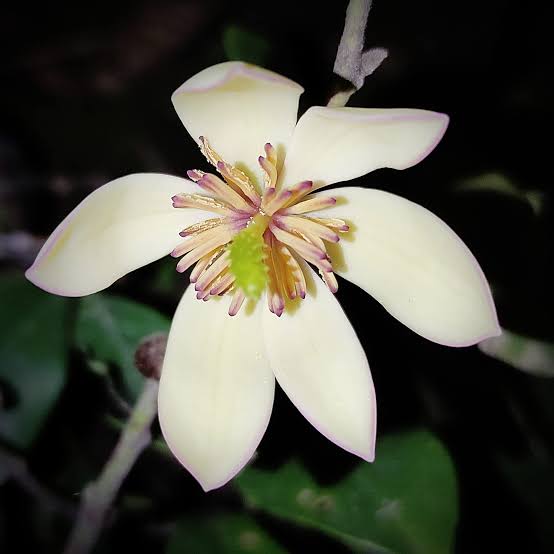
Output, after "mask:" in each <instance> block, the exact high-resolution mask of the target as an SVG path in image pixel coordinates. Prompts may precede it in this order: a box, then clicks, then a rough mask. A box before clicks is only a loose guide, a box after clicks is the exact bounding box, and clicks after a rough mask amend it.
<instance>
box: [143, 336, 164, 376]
mask: <svg viewBox="0 0 554 554" xmlns="http://www.w3.org/2000/svg"><path fill="white" fill-rule="evenodd" d="M166 345H167V333H154V334H153V335H148V336H147V337H144V338H143V339H142V340H141V341H140V343H139V345H138V347H137V349H136V351H135V366H136V368H137V369H138V370H139V371H140V372H141V373H142V374H143V375H144V376H145V377H147V378H149V379H156V380H157V381H159V380H160V375H161V374H162V364H163V361H164V355H165V347H166Z"/></svg>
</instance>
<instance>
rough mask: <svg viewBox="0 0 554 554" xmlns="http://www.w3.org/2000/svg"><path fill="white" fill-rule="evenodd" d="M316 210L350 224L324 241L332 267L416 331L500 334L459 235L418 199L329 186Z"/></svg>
mask: <svg viewBox="0 0 554 554" xmlns="http://www.w3.org/2000/svg"><path fill="white" fill-rule="evenodd" d="M333 192H336V198H337V204H336V206H334V207H332V208H328V209H326V210H324V211H322V212H321V215H322V216H323V217H340V218H342V219H345V220H346V221H347V223H348V224H349V225H350V226H351V227H350V232H349V233H348V234H346V235H344V236H343V238H342V240H341V241H340V243H338V244H337V245H330V248H329V251H330V255H331V259H332V261H333V267H334V269H335V271H336V272H337V273H338V274H339V275H341V276H343V277H345V278H346V279H348V280H350V281H352V282H353V283H355V284H356V285H358V286H359V287H361V288H363V289H364V290H365V291H366V292H368V293H369V294H371V296H373V297H374V298H375V299H376V300H378V301H379V302H380V303H381V304H382V305H383V307H384V308H385V309H386V310H387V311H389V312H390V313H391V314H392V315H393V316H394V317H395V318H396V319H398V320H399V321H401V322H402V323H404V325H407V326H408V327H409V328H410V329H412V330H413V331H415V332H416V333H418V334H419V335H421V336H423V337H425V338H427V339H429V340H432V341H434V342H438V343H439V344H445V345H448V346H469V345H471V344H475V343H477V342H479V341H481V340H484V339H485V338H488V337H491V336H496V335H498V334H499V333H500V328H499V326H498V320H497V317H496V310H495V307H494V303H493V300H492V297H491V293H490V289H489V286H488V284H487V281H486V279H485V276H484V275H483V272H482V271H481V268H480V267H479V264H478V263H477V261H476V260H475V258H474V257H473V255H472V254H471V252H470V251H469V249H468V248H467V246H466V245H465V244H464V243H463V242H462V241H461V239H460V238H459V237H458V236H457V235H456V234H455V233H454V231H452V229H450V227H448V226H447V225H446V223H444V222H443V221H442V220H440V219H439V218H438V217H437V216H435V215H434V214H432V213H431V212H430V211H429V210H426V209H425V208H423V207H422V206H419V205H418V204H414V203H413V202H410V201H409V200H405V199H404V198H401V197H399V196H395V195H394V194H389V193H387V192H383V191H380V190H374V189H362V188H357V187H349V188H341V189H335V190H334V191H333Z"/></svg>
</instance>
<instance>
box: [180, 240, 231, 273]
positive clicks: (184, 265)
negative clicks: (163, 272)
mask: <svg viewBox="0 0 554 554" xmlns="http://www.w3.org/2000/svg"><path fill="white" fill-rule="evenodd" d="M230 240H231V235H230V233H228V232H222V233H221V234H219V235H217V236H215V237H214V238H213V239H211V240H208V241H207V242H204V243H202V244H201V245H200V246H198V247H196V248H195V249H194V250H191V251H190V252H189V253H188V254H187V255H186V256H184V257H183V258H181V260H180V261H179V263H178V264H177V271H178V272H179V273H183V272H184V271H186V270H187V269H188V268H189V267H190V266H191V265H192V264H193V263H195V262H197V261H198V260H199V259H200V258H201V257H202V256H205V255H206V254H207V253H208V252H209V251H210V250H213V249H214V248H216V247H217V246H221V245H222V244H226V243H227V242H229V241H230Z"/></svg>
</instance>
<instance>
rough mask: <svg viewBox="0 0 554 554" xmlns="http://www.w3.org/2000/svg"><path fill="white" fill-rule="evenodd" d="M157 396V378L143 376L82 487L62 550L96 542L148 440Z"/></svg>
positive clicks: (86, 548) (76, 550)
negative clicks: (103, 458) (111, 444)
mask: <svg viewBox="0 0 554 554" xmlns="http://www.w3.org/2000/svg"><path fill="white" fill-rule="evenodd" d="M157 396H158V381H157V380H154V379H146V380H145V384H144V388H143V390H142V393H141V395H140V397H139V398H138V400H137V403H136V404H135V406H134V408H133V411H132V412H131V415H130V417H129V420H128V421H127V423H126V424H125V427H124V429H123V432H122V433H121V436H120V438H119V441H118V443H117V445H116V447H115V449H114V451H113V453H112V455H111V456H110V458H109V460H108V461H107V463H106V465H105V466H104V469H103V470H102V473H101V474H100V476H99V477H98V479H97V480H96V481H94V482H92V483H90V484H89V485H88V486H87V487H86V488H85V490H84V491H83V494H82V499H81V505H80V507H79V512H78V514H77V520H76V522H75V525H74V527H73V530H72V532H71V536H70V537H69V540H68V542H67V545H66V548H65V551H64V552H65V554H85V553H87V552H90V551H91V549H92V548H93V546H94V544H95V543H96V540H97V539H98V536H99V535H100V532H101V530H102V527H103V525H104V522H105V520H106V518H107V516H108V512H109V510H110V507H111V505H112V503H113V501H114V500H115V497H116V495H117V493H118V491H119V488H120V487H121V484H122V482H123V480H124V479H125V477H127V474H128V473H129V471H130V470H131V468H132V467H133V465H134V463H135V461H136V460H137V458H138V457H139V455H140V454H141V452H142V451H143V450H144V449H145V448H146V447H147V446H148V445H149V444H150V442H151V435H150V426H151V424H152V421H153V420H154V418H155V417H156V412H157Z"/></svg>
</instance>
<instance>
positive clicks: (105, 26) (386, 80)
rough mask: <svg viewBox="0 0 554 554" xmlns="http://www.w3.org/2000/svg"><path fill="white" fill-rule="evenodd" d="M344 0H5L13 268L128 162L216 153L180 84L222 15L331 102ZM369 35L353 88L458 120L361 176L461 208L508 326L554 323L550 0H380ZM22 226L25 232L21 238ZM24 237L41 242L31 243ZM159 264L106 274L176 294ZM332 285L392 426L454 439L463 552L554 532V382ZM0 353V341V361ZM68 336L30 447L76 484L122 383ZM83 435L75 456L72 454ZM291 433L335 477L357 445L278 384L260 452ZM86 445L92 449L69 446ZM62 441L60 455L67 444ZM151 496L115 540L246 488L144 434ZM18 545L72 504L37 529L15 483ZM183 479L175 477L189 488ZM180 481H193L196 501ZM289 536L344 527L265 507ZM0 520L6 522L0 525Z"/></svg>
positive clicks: (93, 455) (383, 416)
mask: <svg viewBox="0 0 554 554" xmlns="http://www.w3.org/2000/svg"><path fill="white" fill-rule="evenodd" d="M345 7H346V2H330V3H329V5H325V3H323V2H321V3H317V4H316V3H311V2H300V1H298V0H296V1H289V0H283V1H281V2H278V3H259V2H229V3H226V2H215V1H204V2H200V1H198V2H187V1H182V2H168V1H159V2H139V1H135V2H123V1H120V2H107V1H98V2H95V3H94V4H91V3H88V4H82V3H78V2H55V3H40V4H38V5H36V6H35V5H32V7H31V4H27V3H24V2H20V3H18V4H11V6H9V7H7V8H6V7H4V9H3V10H2V16H1V19H0V44H1V53H0V56H1V57H0V61H1V63H0V83H1V86H0V203H1V204H0V208H1V211H0V231H1V232H2V233H3V234H4V236H5V235H7V234H9V233H13V232H15V231H18V232H19V231H24V232H25V233H27V235H25V236H26V237H27V238H28V239H29V240H30V246H29V248H28V250H26V249H25V248H24V249H23V251H19V252H15V253H14V252H12V251H11V250H6V249H4V251H3V252H2V254H3V257H2V258H1V259H0V264H1V268H2V270H13V269H17V268H20V269H21V268H24V267H25V266H26V265H29V263H30V261H32V250H33V247H32V241H33V240H34V239H40V238H44V237H46V236H47V235H48V234H49V233H50V232H51V231H52V229H53V228H54V227H55V226H56V225H57V223H58V222H59V221H60V220H61V219H62V218H63V217H64V215H65V214H66V213H68V212H69V211H70V210H71V209H72V208H73V207H74V206H75V205H76V204H77V203H78V202H79V201H80V200H81V199H82V198H84V196H85V195H86V194H87V193H88V192H90V191H91V190H93V189H94V188H96V187H97V186H100V185H101V184H103V183H105V182H107V181H109V180H111V179H113V178H115V177H118V176H121V175H124V174H127V173H132V172H142V171H153V172H164V173H171V174H175V175H181V176H184V174H185V171H186V170H187V169H189V168H192V167H197V166H199V164H201V163H203V161H202V158H201V156H200V154H199V153H198V151H197V149H196V148H195V146H194V143H193V141H192V139H191V138H190V137H189V136H188V135H187V133H186V131H185V130H184V129H183V127H182V125H181V123H180V121H179V119H178V118H177V116H176V114H175V113H174V110H173V107H172V105H171V103H170V94H171V92H172V91H173V90H174V89H175V88H177V87H178V86H179V85H180V84H181V83H182V82H183V81H184V80H186V79H187V78H188V77H190V76H192V75H193V74H195V73H196V72H198V71H199V70H201V69H203V68H205V67H207V66H209V65H213V64H215V63H218V62H220V61H225V60H226V59H227V55H228V49H227V50H226V49H225V48H224V36H225V33H226V32H227V30H228V28H229V26H231V25H236V26H240V28H242V29H244V30H246V31H249V32H251V33H255V34H257V35H259V36H261V37H262V38H263V39H265V42H264V46H263V48H262V49H261V50H263V51H261V52H260V53H259V54H260V56H262V57H263V62H264V65H265V66H266V67H267V68H269V69H272V70H274V71H277V72H279V73H282V74H283V75H286V76H288V77H290V78H292V79H294V80H296V81H298V82H299V83H300V84H302V85H303V86H304V88H305V89H306V93H305V94H304V96H303V97H302V99H301V110H305V109H306V108H307V107H309V106H310V105H314V104H325V103H326V102H327V100H328V98H329V97H330V95H331V94H332V92H333V91H334V90H336V89H337V88H338V87H341V86H342V85H343V84H344V83H341V80H340V79H338V78H336V77H334V76H333V74H332V68H333V62H334V57H335V54H336V49H337V45H338V41H339V38H340V35H341V33H342V27H343V18H344V11H345ZM366 37H367V44H366V45H367V46H384V47H386V48H388V49H389V58H388V59H387V60H386V61H385V62H384V63H383V65H382V66H381V67H380V68H379V69H378V70H377V71H376V72H375V73H374V74H373V75H372V76H371V77H370V78H369V79H368V80H367V82H366V84H365V86H364V88H363V89H362V90H361V91H360V92H358V93H357V94H356V95H355V96H353V97H352V99H351V102H350V105H352V106H363V107H384V108H385V107H391V108H392V107H413V108H425V109H430V110H436V111H441V112H445V113H447V114H449V115H450V117H451V124H450V127H449V129H448V131H447V134H446V136H445V138H444V139H443V141H442V142H441V144H440V145H439V146H438V148H437V149H436V150H435V151H434V152H433V154H432V155H431V156H430V157H429V158H428V159H426V160H425V161H424V162H423V163H421V164H420V165H418V166H416V167H414V168H411V169H409V170H406V171H403V172H395V171H393V170H380V171H376V172H374V173H372V174H371V175H369V176H367V177H364V178H363V179H359V180H357V181H356V184H362V183H363V184H364V185H365V186H374V187H376V188H382V189H385V190H389V191H391V192H394V193H397V194H400V195H402V196H404V197H406V198H409V199H410V200H413V201H415V202H418V203H420V204H422V205H424V206H426V207H428V208H429V209H431V210H432V211H433V212H435V213H436V214H437V215H439V216H440V217H441V218H442V219H444V220H445V221H447V222H448V223H449V225H450V226H452V227H453V228H454V230H455V231H456V232H457V233H458V234H459V235H460V236H461V237H462V238H463V239H464V241H465V242H466V244H468V246H469V247H470V249H471V250H472V251H473V252H474V254H475V255H476V257H477V259H478V260H479V261H480V263H481V265H482V267H483V270H484V272H485V274H486V275H487V277H488V278H489V280H490V282H491V285H492V287H493V292H494V297H495V301H496V304H497V308H498V313H499V319H500V323H501V325H502V326H503V327H505V328H507V329H510V330H513V331H516V332H518V333H522V334H525V335H529V336H533V337H537V338H540V339H542V340H545V341H552V340H554V326H553V325H552V322H553V318H552V313H553V308H554V302H553V294H552V287H551V283H552V277H553V274H552V271H551V270H550V264H551V260H550V259H551V257H552V244H551V221H552V218H551V211H552V203H551V194H550V187H551V182H552V165H551V158H552V152H551V149H552V124H553V103H552V89H551V88H549V87H548V86H547V82H548V77H549V74H550V73H551V71H552V63H551V60H552V48H551V40H552V39H551V19H550V18H548V17H547V16H546V10H545V8H544V7H543V3H541V2H526V3H517V4H516V3H509V2H501V1H499V0H485V1H483V2H479V3H465V4H463V3H450V2H432V1H429V0H422V1H419V2H403V1H400V0H376V2H375V6H374V9H373V10H372V12H371V14H370V19H369V24H368V28H367V34H366ZM489 172H499V173H502V174H503V175H504V176H506V178H507V179H509V180H510V182H512V183H514V186H515V187H517V190H519V191H520V192H521V196H522V197H523V196H524V195H525V193H526V192H529V191H534V192H536V193H538V197H539V198H540V200H541V203H540V210H538V211H536V210H535V211H534V210H533V209H532V207H531V205H530V204H529V203H528V202H525V201H524V200H522V198H520V197H517V196H516V195H506V194H501V193H500V192H498V191H494V190H487V187H486V186H484V187H483V188H482V190H474V191H471V192H468V191H466V192H463V191H461V190H460V188H459V184H460V183H461V182H463V181H464V180H465V179H468V178H472V177H478V176H480V175H483V174H485V173H489ZM29 237H30V238H29ZM29 252H31V253H29ZM159 269H160V265H159V264H154V265H153V266H151V267H148V268H144V269H142V270H139V271H137V272H135V273H134V274H133V275H131V276H129V277H127V278H125V279H123V280H121V281H120V282H119V283H118V284H116V285H115V287H113V290H114V291H115V292H117V293H118V294H121V295H127V296H130V297H132V298H134V299H136V300H139V301H141V302H144V303H146V304H149V305H151V306H154V307H156V308H158V309H159V310H161V311H162V312H164V313H166V314H167V315H169V316H170V315H171V314H172V312H173V310H174V307H175V303H176V299H177V298H178V296H179V294H180V293H181V291H182V290H183V289H184V287H185V286H186V280H184V279H183V280H182V281H179V278H177V277H176V279H175V283H174V288H173V289H171V290H169V291H168V290H164V291H163V292H160V291H157V290H156V289H155V288H154V289H153V288H152V287H151V286H149V284H150V283H151V282H152V279H153V276H154V275H155V273H156V271H158V270H159ZM338 297H339V299H340V301H341V303H342V305H343V307H344V309H345V311H346V313H347V314H348V315H349V317H350V319H351V321H352V323H353V325H354V327H355V329H356V330H357V332H358V335H359V336H360V339H361V341H362V343H363V345H364V348H365V349H366V353H367V355H368V358H369V361H370V365H371V368H372V372H373V376H374V380H375V385H376V389H377V398H378V407H379V434H385V433H387V432H389V431H392V430H396V429H403V428H408V427H411V426H414V425H421V426H425V427H427V428H430V429H431V430H433V431H434V432H435V433H436V434H437V435H438V436H439V437H440V438H441V439H442V440H443V441H444V443H445V444H446V445H447V447H448V449H449V451H450V453H451V455H452V457H453V459H454V463H455V465H456V469H457V472H458V480H459V493H460V521H459V527H458V532H457V539H456V551H457V552H464V553H465V552H471V553H476V552H543V553H546V552H550V551H552V550H550V547H552V548H554V537H553V532H552V531H551V530H550V528H549V524H550V521H549V520H551V518H549V517H548V516H549V515H550V516H551V515H552V513H553V510H554V480H553V478H552V470H553V469H554V467H553V466H552V459H553V458H552V457H553V455H554V431H553V429H554V428H553V424H554V409H553V402H552V399H553V398H554V397H553V396H552V394H554V386H553V385H552V383H551V382H550V381H549V380H548V379H547V378H538V377H534V376H532V375H529V374H527V373H524V372H521V371H518V370H517V369H515V368H512V367H509V366H508V365H505V364H503V363H501V362H498V361H496V360H493V359H492V358H487V357H485V356H484V355H483V354H482V353H481V352H479V350H478V349H477V348H475V347H473V348H467V349H449V348H446V347H443V346H439V345H436V344H433V343H430V342H426V341H425V340H424V339H422V338H420V337H419V336H417V335H415V334H413V333H412V332H410V331H409V330H408V329H406V328H404V327H403V326H402V325H401V324H400V323H398V322H397V321H396V320H394V319H393V318H391V317H390V316H389V315H388V314H387V313H386V312H385V311H384V310H383V309H382V308H381V307H380V306H379V304H378V303H377V302H375V301H373V300H372V299H370V298H369V297H367V295H365V293H363V292H362V291H360V290H359V289H357V288H356V287H355V286H353V285H350V284H349V283H347V282H344V281H341V282H340V288H339V292H338ZM0 363H1V361H0ZM82 363H83V362H82V360H80V359H79V356H78V354H77V353H75V359H74V360H73V361H72V372H71V374H70V380H69V382H68V384H67V386H66V387H65V389H64V392H63V395H62V398H61V400H60V402H59V404H58V405H57V407H56V409H55V410H54V412H53V413H52V414H51V417H50V418H49V420H48V422H47V425H46V427H45V430H44V432H43V433H41V436H40V439H39V440H38V442H37V443H36V445H35V446H34V447H33V449H32V450H31V452H30V453H29V455H28V461H29V465H30V467H31V468H32V469H33V471H34V472H35V473H36V474H37V475H38V476H39V477H40V479H41V480H42V481H43V482H45V483H46V484H48V485H49V486H50V487H51V488H53V489H54V490H56V491H58V492H59V493H60V494H61V495H62V496H63V495H65V496H67V497H69V496H70V495H71V493H72V492H73V493H75V492H77V491H78V490H80V488H81V485H80V483H82V482H83V479H87V478H88V479H89V478H91V477H92V476H93V475H94V474H95V473H97V472H98V470H99V468H100V467H101V466H102V463H103V461H104V460H105V458H106V456H107V453H108V452H109V450H110V448H111V447H112V446H113V441H114V440H115V438H116V436H117V434H116V433H115V431H113V430H112V431H110V432H106V430H105V428H104V427H102V423H101V419H102V418H101V414H104V413H106V412H107V411H108V412H109V411H110V410H112V411H113V410H114V409H115V408H114V406H113V403H112V401H111V400H110V398H109V395H108V394H107V393H106V391H105V390H104V388H103V386H101V383H100V382H99V381H98V380H97V379H96V378H94V377H93V376H91V374H90V373H88V372H86V371H84V370H82V369H80V367H81V365H82ZM75 452H79V456H78V457H75V459H73V456H75ZM290 453H299V454H300V455H301V456H302V457H303V458H304V459H305V460H306V462H307V463H308V465H309V466H310V468H311V469H312V470H313V471H314V472H315V473H316V474H317V475H319V477H320V478H321V479H322V480H323V481H325V480H328V481H332V480H333V479H335V478H336V476H337V475H339V474H340V473H341V471H344V470H345V469H347V468H348V467H349V466H350V465H351V464H352V463H354V461H353V460H352V459H351V458H352V457H351V456H349V455H348V454H346V453H343V452H342V451H340V450H339V449H338V448H337V447H335V446H334V445H332V444H331V443H328V441H327V440H326V439H325V438H323V437H321V436H320V435H319V434H317V433H316V432H315V431H313V429H312V428H311V427H310V425H309V424H308V423H307V422H306V421H304V420H303V418H302V417H301V416H300V415H299V414H298V413H297V412H296V410H295V409H294V408H293V407H292V406H291V404H290V403H289V402H288V400H287V399H286V398H285V397H284V395H283V394H278V395H277V401H276V406H275V410H274V414H273V416H272V420H271V423H270V426H269V430H268V432H267V434H266V436H265V438H264V440H263V442H262V444H261V446H260V449H259V458H258V463H259V464H260V465H261V466H262V467H271V466H272V465H276V464H278V463H279V461H282V460H284V459H286V458H287V456H288V455H289V454H290ZM77 458H78V459H77ZM60 460H64V461H65V463H64V464H60ZM125 487H127V490H128V491H131V492H132V491H140V492H141V494H143V495H149V496H150V497H151V498H152V499H153V507H152V508H151V510H150V511H147V513H146V515H145V516H144V515H143V516H141V517H144V518H145V520H147V521H148V523H149V525H150V531H149V532H146V531H144V527H143V524H144V521H143V520H141V519H140V517H138V518H137V517H135V516H132V515H131V516H126V517H123V518H122V519H121V520H120V521H118V523H117V524H116V525H115V526H114V527H113V528H112V530H111V531H110V533H109V536H108V537H107V539H105V544H104V549H105V551H106V552H112V551H113V552H115V551H116V549H121V548H124V549H125V550H126V551H132V550H134V551H150V552H157V551H159V550H160V551H161V550H162V548H163V541H164V538H163V532H162V531H163V528H164V525H166V524H167V522H169V521H171V519H172V518H173V517H175V514H178V513H182V512H183V511H187V510H190V511H191V512H195V513H196V512H198V511H203V510H205V511H208V512H209V511H213V510H217V509H219V508H220V507H221V506H232V505H233V503H235V502H237V499H236V498H235V496H234V493H233V492H232V491H228V492H225V490H223V491H220V492H218V493H217V494H215V495H208V496H206V495H204V494H203V493H202V492H200V489H199V487H198V486H197V485H196V483H195V482H194V480H193V479H192V478H191V477H189V476H188V474H186V472H184V471H183V470H181V468H180V467H178V466H177V465H176V464H174V463H172V462H171V461H169V460H168V461H163V463H161V462H160V460H159V459H158V458H156V457H155V456H153V455H151V454H147V455H145V456H144V458H143V459H141V461H140V462H139V464H138V465H137V467H136V468H135V470H134V471H133V473H132V474H131V476H130V478H129V481H128V483H126V485H125ZM0 490H1V491H2V500H1V501H0V502H1V507H0V510H1V513H2V518H1V520H2V522H3V523H2V527H3V533H2V534H3V538H1V537H0V548H1V549H2V550H3V551H5V552H22V551H26V550H30V551H32V550H40V551H49V550H50V549H52V551H56V550H57V549H58V550H59V548H60V545H61V544H62V543H63V538H64V537H65V533H66V532H67V524H66V523H65V522H64V521H57V520H54V521H53V522H50V523H49V524H48V525H47V526H48V531H47V532H46V531H45V530H44V529H42V530H41V529H40V525H39V526H38V527H39V530H38V531H37V522H36V521H35V520H36V513H35V512H34V511H33V509H32V508H30V506H32V499H31V498H30V497H29V496H28V495H27V494H26V493H24V492H23V491H21V489H20V488H19V487H17V486H16V485H15V484H13V483H7V484H5V485H4V486H3V487H2V489H0ZM176 491H179V492H178V494H176ZM181 498H183V499H186V502H185V505H183V501H182V500H181ZM266 525H268V526H269V528H270V529H272V530H273V531H274V532H275V533H276V535H277V536H279V537H280V540H281V542H282V543H283V544H285V546H286V547H287V548H289V549H290V550H291V551H298V552H300V551H303V549H304V548H328V549H331V551H336V552H339V551H342V550H341V549H342V547H341V546H339V545H338V544H334V543H332V542H330V541H328V540H326V539H325V540H324V539H321V538H320V537H319V536H317V535H316V534H315V533H311V532H306V531H301V530H293V531H290V530H288V529H287V530H286V532H285V531H284V529H283V528H281V527H280V524H277V523H275V522H272V521H270V522H266ZM1 530H2V528H0V531H1Z"/></svg>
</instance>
